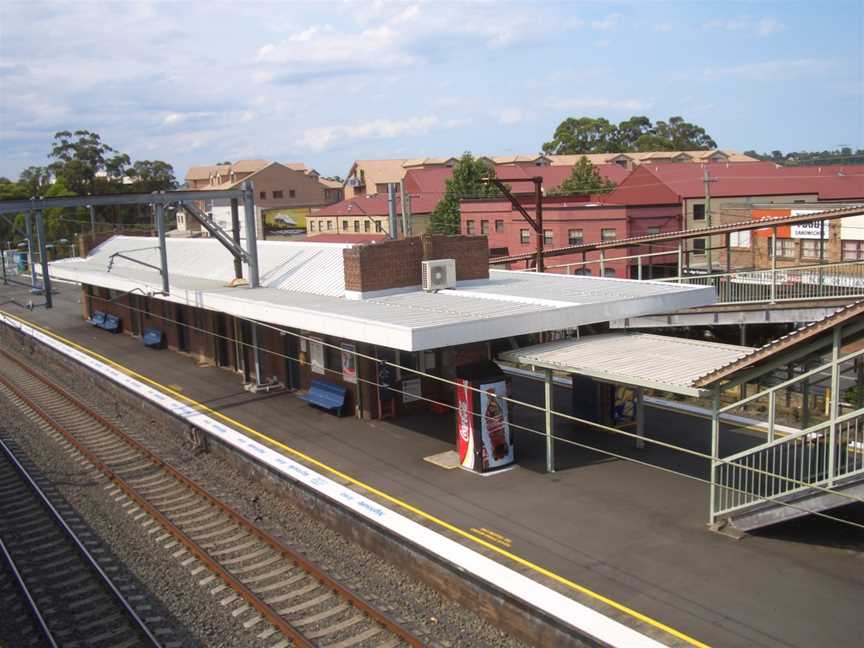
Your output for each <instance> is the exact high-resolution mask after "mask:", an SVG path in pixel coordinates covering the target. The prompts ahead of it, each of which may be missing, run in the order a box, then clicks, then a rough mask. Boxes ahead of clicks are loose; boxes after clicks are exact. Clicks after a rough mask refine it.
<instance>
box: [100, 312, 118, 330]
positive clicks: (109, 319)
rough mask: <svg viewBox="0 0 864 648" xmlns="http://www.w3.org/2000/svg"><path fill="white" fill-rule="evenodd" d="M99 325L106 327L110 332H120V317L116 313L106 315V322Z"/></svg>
mask: <svg viewBox="0 0 864 648" xmlns="http://www.w3.org/2000/svg"><path fill="white" fill-rule="evenodd" d="M99 327H100V328H103V329H105V330H106V331H108V332H109V333H119V332H120V318H119V317H117V316H116V315H106V316H105V322H104V323H102V324H101V325H99Z"/></svg>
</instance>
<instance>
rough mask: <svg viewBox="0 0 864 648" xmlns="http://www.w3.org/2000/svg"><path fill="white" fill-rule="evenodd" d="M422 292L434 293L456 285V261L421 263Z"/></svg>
mask: <svg viewBox="0 0 864 648" xmlns="http://www.w3.org/2000/svg"><path fill="white" fill-rule="evenodd" d="M422 265H423V270H422V274H423V290H427V291H435V290H443V289H444V288H452V287H453V286H455V285H456V260H455V259H435V260H434V261H423V264H422Z"/></svg>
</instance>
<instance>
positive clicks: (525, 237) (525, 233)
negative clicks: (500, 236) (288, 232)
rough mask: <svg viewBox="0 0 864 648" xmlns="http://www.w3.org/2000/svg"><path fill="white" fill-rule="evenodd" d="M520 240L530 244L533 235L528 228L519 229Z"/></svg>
mask: <svg viewBox="0 0 864 648" xmlns="http://www.w3.org/2000/svg"><path fill="white" fill-rule="evenodd" d="M519 242H520V243H521V244H522V245H528V244H529V243H530V242H531V236H530V235H529V234H528V230H527V229H520V230H519Z"/></svg>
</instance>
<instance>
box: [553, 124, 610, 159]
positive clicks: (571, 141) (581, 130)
mask: <svg viewBox="0 0 864 648" xmlns="http://www.w3.org/2000/svg"><path fill="white" fill-rule="evenodd" d="M617 136H618V135H617V127H616V126H615V125H614V124H612V123H610V122H609V121H608V120H606V119H604V118H602V117H599V118H596V119H595V118H593V117H579V118H576V117H568V118H567V119H565V120H564V121H562V122H561V123H560V124H559V125H558V128H556V129H555V133H554V134H553V136H552V141H551V142H546V143H545V144H543V152H544V153H547V154H552V155H573V154H576V153H610V152H613V151H615V150H616V148H615V147H616V138H617Z"/></svg>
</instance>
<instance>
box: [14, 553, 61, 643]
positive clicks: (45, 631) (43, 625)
mask: <svg viewBox="0 0 864 648" xmlns="http://www.w3.org/2000/svg"><path fill="white" fill-rule="evenodd" d="M0 553H2V554H3V558H4V559H5V560H6V564H7V565H8V566H9V570H10V571H11V572H12V577H13V578H14V579H15V584H16V585H17V586H18V589H19V590H21V593H22V594H23V595H24V598H25V599H26V600H27V608H28V609H29V610H30V616H32V617H33V620H34V621H35V622H36V627H38V628H39V632H41V633H42V638H43V639H44V640H45V641H47V642H48V643H49V644H50V645H51V648H58V646H59V644H58V643H57V641H56V640H55V639H54V634H53V633H52V632H51V629H50V628H49V627H48V623H47V622H46V621H45V617H43V616H42V613H41V612H40V611H39V606H38V605H37V604H36V601H34V600H33V595H32V594H31V593H30V588H29V587H27V583H25V582H24V577H23V576H22V575H21V571H20V570H19V569H18V566H17V565H16V564H15V559H14V558H12V554H11V553H9V550H8V549H7V548H6V543H5V542H3V539H2V538H0Z"/></svg>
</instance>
